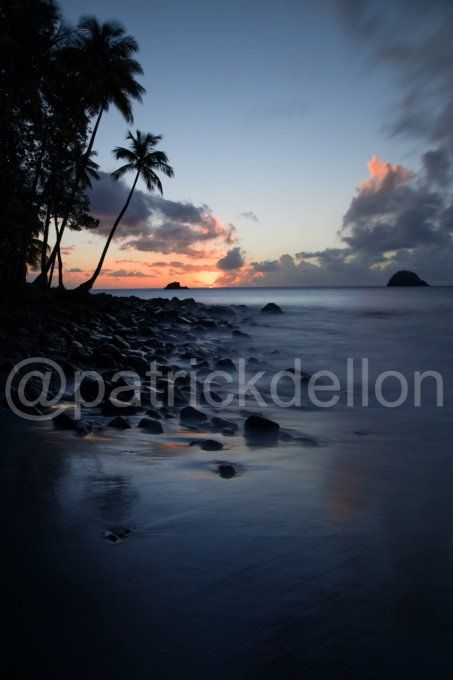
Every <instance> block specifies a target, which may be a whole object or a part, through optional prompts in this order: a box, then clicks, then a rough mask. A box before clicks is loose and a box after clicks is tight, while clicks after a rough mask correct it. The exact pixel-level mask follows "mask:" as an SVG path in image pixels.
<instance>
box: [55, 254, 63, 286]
mask: <svg viewBox="0 0 453 680" xmlns="http://www.w3.org/2000/svg"><path fill="white" fill-rule="evenodd" d="M57 257H58V288H60V289H63V288H64V285H63V260H62V257H61V248H60V246H58V252H57Z"/></svg>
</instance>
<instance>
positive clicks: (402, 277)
mask: <svg viewBox="0 0 453 680" xmlns="http://www.w3.org/2000/svg"><path fill="white" fill-rule="evenodd" d="M387 286H390V287H397V286H429V283H426V281H423V279H420V278H419V277H418V275H417V274H416V273H415V272H410V271H407V270H406V269H402V270H400V271H399V272H396V274H393V276H392V277H390V279H389V282H388V283H387Z"/></svg>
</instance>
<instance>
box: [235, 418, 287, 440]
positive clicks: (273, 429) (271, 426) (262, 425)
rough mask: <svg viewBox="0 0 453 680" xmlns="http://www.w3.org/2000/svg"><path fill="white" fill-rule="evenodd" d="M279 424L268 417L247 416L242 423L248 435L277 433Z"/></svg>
mask: <svg viewBox="0 0 453 680" xmlns="http://www.w3.org/2000/svg"><path fill="white" fill-rule="evenodd" d="M279 431H280V425H279V424H278V423H276V422H274V421H273V420H269V418H263V417H261V416H249V417H248V418H247V420H246V421H245V423H244V432H245V433H246V434H250V435H274V436H275V435H278V433H279Z"/></svg>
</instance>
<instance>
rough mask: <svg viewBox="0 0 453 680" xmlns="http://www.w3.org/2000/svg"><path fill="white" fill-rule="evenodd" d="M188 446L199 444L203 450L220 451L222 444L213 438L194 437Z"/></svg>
mask: <svg viewBox="0 0 453 680" xmlns="http://www.w3.org/2000/svg"><path fill="white" fill-rule="evenodd" d="M189 446H199V447H200V449H203V451H221V450H222V449H223V444H221V443H220V442H218V441H216V440H215V439H196V440H194V441H193V442H190V444H189Z"/></svg>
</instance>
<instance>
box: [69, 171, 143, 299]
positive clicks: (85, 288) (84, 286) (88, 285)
mask: <svg viewBox="0 0 453 680" xmlns="http://www.w3.org/2000/svg"><path fill="white" fill-rule="evenodd" d="M139 176H140V171H138V172H137V174H136V175H135V179H134V183H133V184H132V187H131V190H130V192H129V196H128V197H127V200H126V203H125V204H124V205H123V207H122V208H121V211H120V213H119V215H118V217H117V218H116V220H115V222H114V224H113V226H112V228H111V230H110V234H109V236H108V238H107V241H106V243H105V246H104V250H103V251H102V255H101V257H100V259H99V262H98V265H97V267H96V269H95V270H94V272H93V275H92V276H91V277H90V278H89V279H88V281H84V283H81V284H80V286H78V287H77V288H76V290H78V291H80V292H81V293H82V292H83V293H88V292H89V291H90V290H91V289H92V288H93V286H94V284H95V282H96V279H97V278H98V276H99V274H100V273H101V270H102V266H103V264H104V260H105V257H106V255H107V251H108V249H109V247H110V243H111V241H112V239H113V237H114V235H115V231H116V229H117V227H118V225H119V223H120V222H121V220H122V219H123V217H124V214H125V212H126V210H127V209H128V207H129V203H130V202H131V198H132V195H133V193H134V191H135V187H136V185H137V181H138V178H139Z"/></svg>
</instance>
